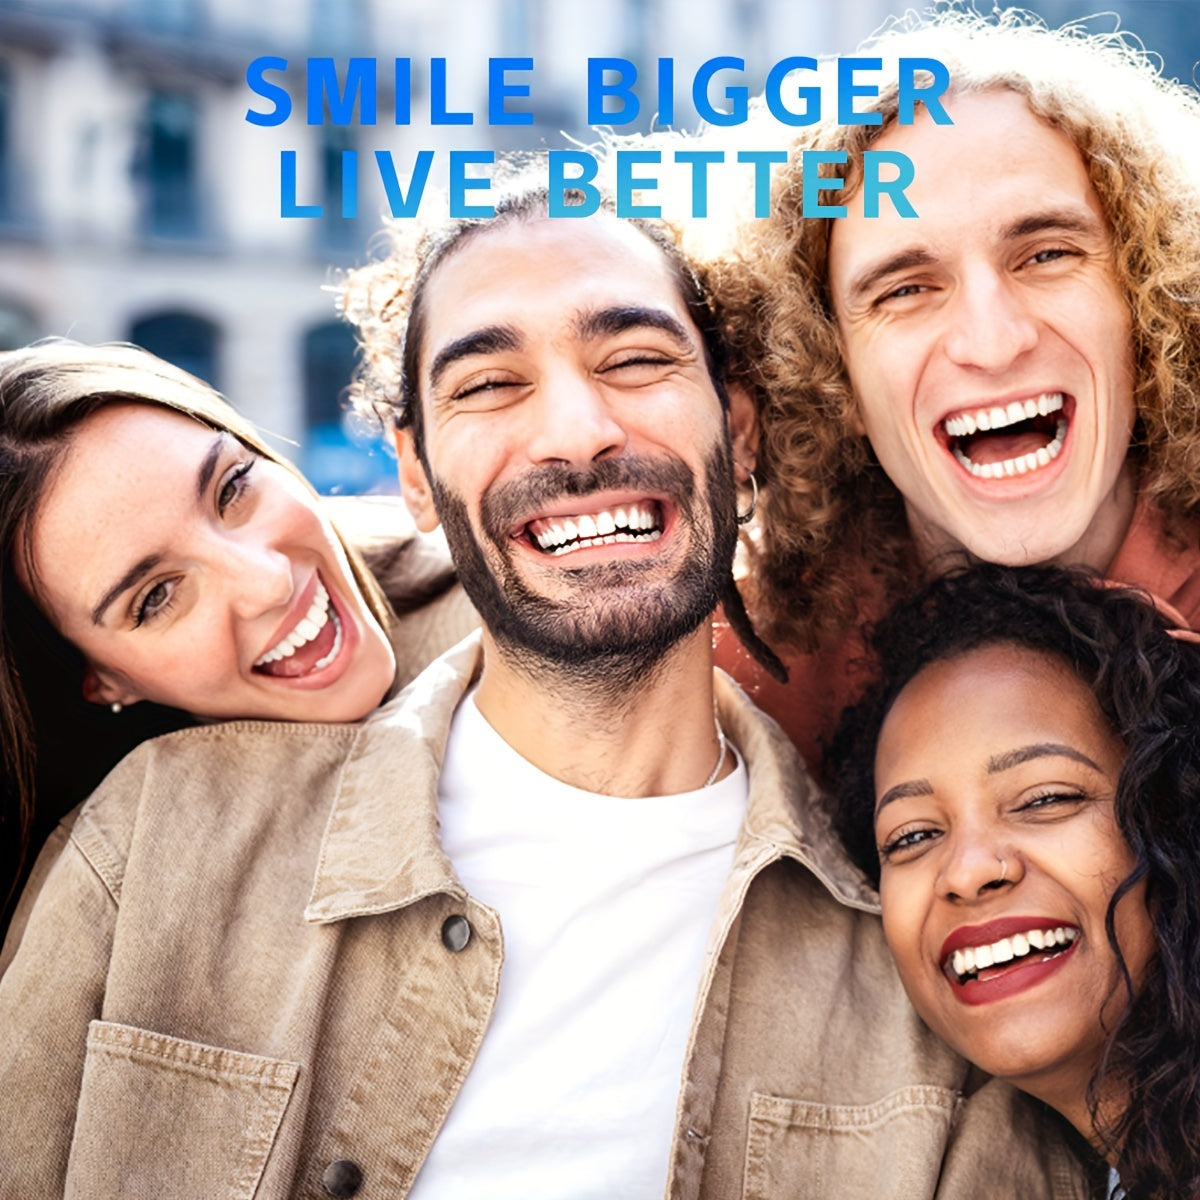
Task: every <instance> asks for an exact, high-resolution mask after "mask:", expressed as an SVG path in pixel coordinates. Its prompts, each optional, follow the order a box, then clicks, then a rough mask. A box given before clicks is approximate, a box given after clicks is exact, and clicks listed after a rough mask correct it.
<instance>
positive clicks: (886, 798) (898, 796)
mask: <svg viewBox="0 0 1200 1200" xmlns="http://www.w3.org/2000/svg"><path fill="white" fill-rule="evenodd" d="M932 795H933V784H932V783H930V782H929V780H928V779H910V780H909V781H908V782H907V783H898V784H896V786H895V787H891V788H888V790H887V791H886V792H884V793H883V795H882V796H880V797H879V803H878V804H876V805H875V815H876V816H877V817H878V816H879V814H880V813H881V812H882V811H883V810H884V809H885V808H886V807H887V806H888V805H889V804H891V802H892V801H893V800H908V799H909V798H910V797H912V796H932Z"/></svg>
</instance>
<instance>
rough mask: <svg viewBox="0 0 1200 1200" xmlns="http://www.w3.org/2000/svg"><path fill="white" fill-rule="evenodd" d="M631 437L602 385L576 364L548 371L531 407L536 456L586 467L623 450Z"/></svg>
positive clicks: (531, 445) (531, 449) (531, 447)
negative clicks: (572, 366)
mask: <svg viewBox="0 0 1200 1200" xmlns="http://www.w3.org/2000/svg"><path fill="white" fill-rule="evenodd" d="M627 441H628V435H627V434H626V432H625V428H624V426H623V425H622V423H621V421H620V419H619V417H618V414H617V413H616V412H615V411H614V409H613V406H612V404H611V403H610V400H609V398H608V397H607V396H606V395H605V390H604V388H603V386H602V385H601V384H599V383H597V382H596V381H595V380H593V379H591V378H590V377H589V376H587V375H586V374H584V373H582V372H581V371H579V370H577V369H574V368H570V367H568V368H565V369H560V370H557V371H554V372H550V373H547V375H546V376H545V378H544V379H543V380H542V383H541V385H540V386H539V388H538V392H537V396H536V403H535V404H533V405H531V406H530V429H529V432H528V435H527V438H526V445H525V449H526V453H527V454H528V456H529V458H530V461H532V462H542V463H545V462H564V463H574V464H576V465H577V466H585V465H587V464H588V463H591V462H594V461H595V460H596V459H598V458H601V457H603V456H605V455H608V454H615V453H617V452H619V451H620V450H621V449H623V448H624V446H625V444H626V442H627Z"/></svg>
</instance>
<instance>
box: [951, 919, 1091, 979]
mask: <svg viewBox="0 0 1200 1200" xmlns="http://www.w3.org/2000/svg"><path fill="white" fill-rule="evenodd" d="M1078 936H1079V930H1078V929H1076V928H1075V927H1074V926H1073V925H1056V926H1054V927H1053V928H1043V927H1035V928H1031V929H1029V930H1027V931H1026V932H1025V933H1014V934H1013V935H1012V936H1011V937H1004V938H999V939H998V940H997V941H995V942H989V943H987V944H986V945H980V946H964V947H962V948H961V949H958V950H955V951H954V952H953V953H952V954H951V955H950V957H949V958H948V960H947V961H946V963H945V964H944V965H943V969H945V968H949V970H950V971H951V972H952V973H953V975H954V978H955V979H956V980H957V981H958V983H960V984H963V983H968V982H970V981H971V980H973V979H981V978H984V977H985V973H987V975H986V977H988V978H990V977H993V976H994V975H995V974H996V973H998V972H1000V971H1003V970H1005V969H1007V968H1008V967H1010V966H1016V965H1017V964H1018V963H1021V962H1024V961H1027V960H1028V961H1032V962H1044V961H1046V960H1047V959H1050V958H1053V957H1055V956H1056V955H1058V954H1065V953H1066V951H1067V950H1069V949H1070V948H1071V946H1072V945H1073V944H1074V942H1075V939H1076V938H1077V937H1078Z"/></svg>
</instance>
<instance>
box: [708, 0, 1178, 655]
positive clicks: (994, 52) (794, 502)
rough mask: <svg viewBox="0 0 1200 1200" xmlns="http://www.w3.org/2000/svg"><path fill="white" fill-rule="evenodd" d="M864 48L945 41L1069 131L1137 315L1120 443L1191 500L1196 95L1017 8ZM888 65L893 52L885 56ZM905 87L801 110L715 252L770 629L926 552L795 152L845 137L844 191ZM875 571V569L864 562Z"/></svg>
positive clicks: (855, 594) (942, 45) (809, 620)
mask: <svg viewBox="0 0 1200 1200" xmlns="http://www.w3.org/2000/svg"><path fill="white" fill-rule="evenodd" d="M860 52H863V53H867V54H870V55H874V56H877V57H880V58H882V59H883V62H884V77H885V78H892V79H894V78H895V74H896V72H895V64H896V60H897V59H898V58H899V57H901V56H903V57H924V58H936V59H938V60H940V61H941V62H942V63H944V64H945V66H946V67H947V68H948V69H949V72H950V78H951V91H952V93H966V92H980V91H986V90H990V89H997V88H1004V89H1008V90H1010V91H1014V92H1017V93H1018V94H1020V95H1022V96H1024V97H1025V99H1026V100H1027V102H1028V104H1029V107H1030V109H1031V110H1032V112H1033V113H1034V114H1035V115H1037V116H1039V117H1041V118H1043V119H1044V120H1046V121H1047V122H1049V123H1050V124H1051V125H1053V126H1054V127H1056V128H1057V129H1060V130H1062V131H1064V132H1065V133H1066V134H1067V135H1068V136H1069V137H1070V138H1071V139H1072V141H1073V142H1074V143H1075V145H1076V146H1077V147H1078V149H1079V152H1080V154H1081V156H1082V158H1083V161H1084V164H1085V166H1086V168H1087V171H1088V175H1089V177H1090V179H1091V182H1092V185H1093V187H1094V188H1095V189H1096V193H1097V195H1098V196H1099V199H1100V203H1101V206H1102V208H1103V210H1104V212H1105V214H1106V215H1107V218H1108V221H1109V223H1110V226H1111V228H1112V231H1113V244H1114V261H1115V268H1116V274H1117V280H1118V283H1119V286H1120V288H1121V290H1122V292H1123V294H1124V296H1125V298H1126V301H1127V303H1128V305H1129V310H1130V314H1131V318H1132V327H1133V334H1132V336H1133V362H1134V370H1135V393H1134V401H1135V405H1136V408H1137V414H1138V422H1137V428H1136V431H1135V435H1134V444H1133V446H1132V447H1131V454H1133V455H1135V456H1136V458H1137V459H1138V463H1139V488H1140V491H1141V494H1142V495H1144V496H1146V497H1148V498H1150V499H1151V500H1153V501H1154V502H1155V503H1156V504H1157V505H1158V506H1159V507H1160V508H1161V509H1162V511H1163V512H1164V514H1165V515H1166V516H1167V518H1168V519H1170V518H1175V519H1179V518H1181V517H1184V516H1187V515H1191V514H1194V513H1195V512H1196V510H1197V509H1198V508H1200V303H1198V301H1200V97H1198V96H1197V94H1196V92H1195V91H1194V90H1193V89H1190V88H1185V87H1183V86H1182V85H1180V84H1178V83H1175V82H1168V81H1165V80H1163V79H1162V78H1161V76H1160V74H1159V71H1158V69H1157V67H1156V65H1155V63H1154V62H1153V60H1152V59H1151V58H1150V56H1149V55H1147V54H1146V53H1145V52H1144V50H1143V49H1142V48H1141V47H1140V45H1138V44H1136V43H1135V42H1134V41H1133V40H1132V39H1130V38H1129V37H1128V36H1127V35H1125V34H1123V33H1119V32H1117V31H1110V32H1107V33H1093V32H1089V31H1088V30H1087V29H1086V28H1085V27H1084V26H1082V25H1081V24H1079V23H1077V24H1074V25H1069V26H1066V27H1064V28H1062V29H1057V30H1052V29H1049V28H1047V27H1046V26H1045V25H1044V24H1043V23H1042V21H1041V20H1040V18H1038V17H1035V16H1033V15H1032V14H1029V13H1026V12H1022V11H1019V10H1013V9H1009V10H1005V11H1003V12H1000V13H996V14H993V15H991V16H990V17H983V16H980V15H978V14H977V13H974V12H969V11H963V10H962V9H960V8H941V7H939V8H938V9H936V10H932V11H930V12H928V13H926V14H923V15H918V14H914V13H909V14H908V15H907V16H906V17H905V18H903V19H901V20H900V21H897V22H894V23H892V24H891V25H889V26H888V27H885V29H884V30H883V31H882V32H881V33H880V34H878V35H876V36H875V37H874V38H872V39H871V40H870V41H869V42H867V43H866V44H865V45H864V46H863V47H861V49H860ZM889 64H890V69H889ZM897 103H898V102H897V89H896V87H895V85H894V83H893V84H892V85H891V86H885V87H881V89H880V95H879V97H878V98H877V100H875V101H873V102H872V103H870V104H864V103H863V102H862V101H861V100H860V101H859V102H858V107H859V109H860V111H865V110H867V109H868V108H871V109H874V110H876V111H878V112H880V113H881V114H882V117H883V122H882V124H880V125H855V126H840V125H837V124H835V123H834V120H835V119H836V118H835V117H829V118H827V119H823V120H822V121H821V122H819V123H817V124H815V125H813V126H810V127H808V128H806V129H804V130H803V131H802V132H801V134H800V136H799V138H798V139H797V140H796V141H795V142H794V143H793V145H792V153H791V155H790V158H789V163H788V164H787V166H785V167H782V168H781V169H780V171H779V176H778V177H777V179H776V182H775V186H774V189H773V195H772V204H771V215H770V216H769V217H768V218H766V219H761V220H753V221H746V222H744V223H743V224H742V225H740V227H739V228H738V229H737V231H736V240H735V242H734V244H733V246H732V248H730V247H726V248H725V249H724V250H723V251H721V252H714V254H713V256H712V257H711V258H710V261H709V262H708V263H707V264H706V270H705V274H706V276H707V282H708V283H709V285H710V286H711V287H712V289H713V290H714V294H715V295H716V297H717V299H718V301H719V304H720V307H721V309H722V310H723V311H724V313H725V320H726V322H727V328H726V334H727V337H728V341H729V343H730V345H731V347H732V348H733V352H734V358H735V362H736V364H737V367H736V371H737V372H738V373H740V374H741V375H742V376H743V377H744V378H745V379H746V380H747V381H748V382H749V383H750V384H752V385H753V386H754V387H755V388H756V390H757V392H758V395H759V397H760V407H761V417H762V425H763V445H762V455H761V465H762V469H763V475H764V477H765V479H766V481H767V482H768V484H769V486H767V487H766V488H765V489H764V495H763V501H762V504H761V507H760V512H761V513H762V528H761V537H760V539H759V542H758V545H757V551H756V553H755V555H754V556H753V559H752V564H751V582H752V587H753V592H754V599H755V603H754V608H755V614H754V615H755V617H756V619H757V620H758V622H759V623H760V626H761V627H762V629H763V632H764V633H765V635H766V636H767V637H768V639H772V638H773V639H777V640H779V641H782V642H786V643H788V644H791V645H793V646H796V647H797V648H800V649H813V648H815V647H816V646H817V645H819V644H820V643H821V642H823V641H825V640H826V639H827V638H830V637H832V636H836V635H837V634H838V633H839V632H840V631H842V630H844V629H845V628H846V627H847V626H849V625H850V624H852V623H853V622H854V620H855V619H856V617H858V616H860V615H861V614H860V612H859V608H860V605H859V597H860V596H861V595H862V593H863V590H864V586H868V587H870V588H871V590H872V591H877V590H878V589H879V588H882V590H883V592H884V594H885V595H888V596H890V597H895V596H896V595H898V594H899V592H901V591H902V590H904V589H905V588H906V587H907V586H908V585H909V584H911V582H912V579H913V576H914V573H915V571H916V570H917V567H916V562H915V557H914V553H913V548H912V545H911V539H910V537H909V534H908V526H907V521H906V518H905V514H904V508H903V502H902V499H901V497H900V494H899V492H898V491H897V489H896V488H895V486H894V485H893V484H892V483H891V481H890V480H889V479H888V478H887V477H886V476H885V475H884V473H883V471H882V470H881V468H880V467H879V465H878V463H877V462H876V460H875V457H874V455H873V454H872V452H871V449H870V447H869V445H868V444H867V442H866V439H865V438H864V437H862V436H861V435H860V434H858V433H856V432H855V424H854V421H853V417H854V415H855V402H854V398H853V396H852V394H851V389H850V383H849V379H848V376H847V373H846V368H845V365H844V363H843V362H842V357H841V353H840V349H839V342H838V333H837V324H836V317H835V315H834V313H833V308H832V305H831V302H830V296H829V291H828V278H827V257H828V249H829V236H830V228H831V224H832V222H830V221H827V220H813V219H811V218H808V219H806V218H805V217H804V216H803V195H802V184H803V178H802V155H801V153H800V151H803V150H808V149H817V150H844V151H847V153H848V163H847V165H846V166H845V167H844V168H836V170H837V171H839V172H841V173H844V174H845V176H846V184H845V187H844V188H843V189H841V190H840V191H830V190H823V191H822V193H821V201H822V203H827V204H844V203H846V201H847V200H848V199H849V197H850V196H852V195H853V194H854V193H855V191H856V190H857V188H858V187H859V186H860V183H861V177H860V175H859V174H858V173H857V172H856V171H855V163H856V162H857V161H861V154H862V151H863V150H864V149H866V148H868V147H869V146H870V144H871V143H872V142H874V141H875V140H876V139H877V138H878V137H880V135H881V134H882V133H883V132H885V131H886V130H887V129H889V128H890V127H891V126H892V124H893V123H894V122H895V121H896V119H897ZM871 575H874V576H876V579H875V580H874V583H873V584H872V583H871V582H870V580H869V576H871Z"/></svg>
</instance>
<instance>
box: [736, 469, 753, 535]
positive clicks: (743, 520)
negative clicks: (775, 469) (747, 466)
mask: <svg viewBox="0 0 1200 1200" xmlns="http://www.w3.org/2000/svg"><path fill="white" fill-rule="evenodd" d="M749 475H750V507H749V509H748V510H747V511H746V512H744V513H738V515H737V523H738V524H739V525H749V524H750V522H751V521H753V520H754V514H755V512H756V511H757V509H758V480H757V479H755V478H754V472H753V471H750V472H749Z"/></svg>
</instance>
